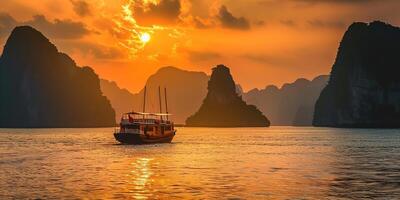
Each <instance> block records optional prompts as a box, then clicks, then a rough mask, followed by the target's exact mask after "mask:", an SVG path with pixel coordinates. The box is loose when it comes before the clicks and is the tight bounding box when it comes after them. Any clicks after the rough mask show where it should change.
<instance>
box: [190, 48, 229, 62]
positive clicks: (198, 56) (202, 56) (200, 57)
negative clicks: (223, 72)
mask: <svg viewBox="0 0 400 200" xmlns="http://www.w3.org/2000/svg"><path fill="white" fill-rule="evenodd" d="M187 55H188V56H189V60H191V61H193V62H201V61H208V60H213V59H218V58H221V57H222V56H221V55H220V54H219V53H215V52H202V51H191V50H188V51H187Z"/></svg>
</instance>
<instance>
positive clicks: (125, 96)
mask: <svg viewBox="0 0 400 200" xmlns="http://www.w3.org/2000/svg"><path fill="white" fill-rule="evenodd" d="M100 88H101V91H102V92H103V94H104V95H105V96H106V97H107V98H108V99H109V100H110V103H111V106H112V107H113V108H114V110H115V120H116V121H117V122H119V121H120V120H121V116H122V114H123V113H127V112H130V111H132V110H133V106H134V105H133V104H134V103H135V102H136V100H137V99H136V95H134V94H132V93H130V92H129V91H128V90H126V89H123V88H120V87H119V86H118V85H117V84H116V83H115V82H113V81H108V80H104V79H100ZM140 111H141V110H140Z"/></svg>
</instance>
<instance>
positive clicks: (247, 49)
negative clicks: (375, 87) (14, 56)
mask: <svg viewBox="0 0 400 200" xmlns="http://www.w3.org/2000/svg"><path fill="white" fill-rule="evenodd" d="M399 9H400V1H398V0H35V1H26V0H2V1H1V6H0V44H1V45H2V46H3V45H4V44H5V42H6V39H7V37H8V36H9V34H10V32H11V31H12V29H13V28H14V27H15V26H20V25H30V26H33V27H34V28H36V29H38V30H39V31H41V32H42V33H43V34H44V35H45V36H47V37H48V38H49V39H50V41H51V42H52V43H54V44H55V45H56V46H57V47H58V49H59V51H61V52H65V53H67V54H68V55H70V56H71V57H72V58H73V59H74V60H75V62H76V63H77V64H78V65H79V66H90V67H92V68H93V69H94V70H95V71H96V73H97V74H98V75H99V76H100V77H101V78H103V79H107V80H112V81H115V82H117V84H118V85H119V86H120V87H122V88H126V89H128V90H130V91H131V92H137V91H139V90H140V89H142V88H143V86H144V84H145V82H146V79H147V78H148V77H149V76H150V75H151V74H153V73H155V72H156V71H157V70H158V69H159V68H161V67H164V66H175V67H178V68H181V69H186V70H191V71H204V72H206V73H207V74H210V72H211V68H212V67H214V66H216V65H218V64H224V65H226V66H228V67H229V68H230V69H231V73H232V75H233V77H234V79H235V81H236V83H238V84H240V85H241V86H242V87H243V89H244V90H245V91H248V90H250V89H252V88H265V86H267V85H270V84H274V85H277V86H281V85H282V84H283V83H287V82H293V81H294V80H296V79H297V78H308V79H312V78H314V77H315V76H318V75H321V74H329V72H330V69H331V67H332V64H333V62H334V59H335V57H336V53H337V48H338V46H339V43H340V40H341V38H342V36H343V34H344V32H345V31H346V29H347V27H348V26H349V25H351V23H353V22H355V21H357V22H358V21H361V22H371V21H374V20H380V21H384V22H387V23H390V24H392V25H395V26H399V25H400V12H399V11H398V10H399Z"/></svg>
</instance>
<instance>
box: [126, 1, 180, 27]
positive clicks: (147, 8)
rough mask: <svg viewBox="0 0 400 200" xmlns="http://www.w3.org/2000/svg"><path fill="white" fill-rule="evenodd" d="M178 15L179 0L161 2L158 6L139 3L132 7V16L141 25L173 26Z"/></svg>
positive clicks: (177, 19)
mask: <svg viewBox="0 0 400 200" xmlns="http://www.w3.org/2000/svg"><path fill="white" fill-rule="evenodd" d="M180 14H181V3H180V0H161V1H160V2H159V3H158V4H154V3H147V4H145V3H143V2H141V3H140V2H139V3H136V4H135V5H134V15H135V17H136V20H137V21H138V23H139V24H141V25H153V24H175V23H177V22H178V21H179V15H180Z"/></svg>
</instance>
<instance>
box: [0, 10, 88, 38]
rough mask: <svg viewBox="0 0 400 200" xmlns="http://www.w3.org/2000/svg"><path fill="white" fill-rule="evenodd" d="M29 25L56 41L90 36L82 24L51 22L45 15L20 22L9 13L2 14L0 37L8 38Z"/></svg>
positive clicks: (58, 20) (67, 21) (57, 20)
mask: <svg viewBox="0 0 400 200" xmlns="http://www.w3.org/2000/svg"><path fill="white" fill-rule="evenodd" d="M21 25H29V26H33V27H35V28H36V29H38V30H39V31H40V32H43V33H44V34H45V35H46V36H49V37H50V38H55V39H79V38H82V37H83V36H85V35H87V34H90V33H91V31H90V30H89V29H87V28H86V26H85V24H83V23H82V22H74V21H72V20H69V19H67V20H60V19H55V20H54V21H49V20H47V19H46V17H45V16H44V15H35V16H33V18H32V19H31V20H28V21H22V22H19V21H17V20H15V19H14V18H13V17H12V16H11V15H9V14H7V13H0V28H1V29H0V37H4V36H7V35H8V34H9V33H10V32H11V30H12V29H13V28H14V27H16V26H21Z"/></svg>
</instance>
